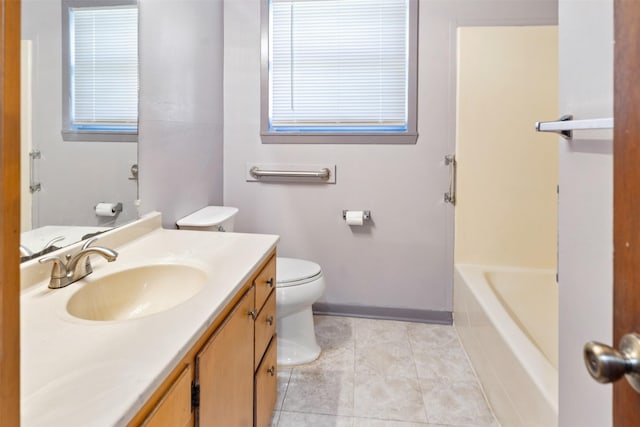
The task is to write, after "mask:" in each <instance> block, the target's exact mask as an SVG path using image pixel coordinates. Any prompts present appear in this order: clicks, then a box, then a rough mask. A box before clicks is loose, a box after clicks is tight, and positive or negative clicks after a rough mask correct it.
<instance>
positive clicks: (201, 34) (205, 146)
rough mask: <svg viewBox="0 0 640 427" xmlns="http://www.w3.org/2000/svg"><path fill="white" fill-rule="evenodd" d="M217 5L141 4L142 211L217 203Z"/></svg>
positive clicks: (167, 214) (145, 0)
mask: <svg viewBox="0 0 640 427" xmlns="http://www.w3.org/2000/svg"><path fill="white" fill-rule="evenodd" d="M222 5H223V3H222V0H215V1H202V0H161V1H158V0H139V7H140V110H139V111H140V125H139V133H140V134H139V145H140V152H139V164H140V199H141V212H142V213H146V212H149V211H153V210H156V211H160V212H162V214H163V225H164V226H165V227H168V228H175V221H176V220H177V219H179V218H181V217H183V216H185V215H187V214H189V213H191V212H193V211H195V210H197V209H199V208H201V207H203V206H206V205H210V204H221V203H222V180H223V176H222V159H223V150H222V145H223V144H222V137H223V136H222V128H223V113H222V107H223V104H222V92H223V90H222V69H223V68H222V60H223V55H222V52H223V45H222V37H223V29H222V27H223V22H222Z"/></svg>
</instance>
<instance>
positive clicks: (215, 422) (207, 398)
mask: <svg viewBox="0 0 640 427" xmlns="http://www.w3.org/2000/svg"><path fill="white" fill-rule="evenodd" d="M254 298H255V296H254V288H253V287H251V289H250V290H249V291H248V292H247V293H246V294H245V295H244V296H243V297H242V299H241V300H240V301H239V302H238V304H237V305H236V306H235V308H234V309H233V311H232V312H231V313H230V314H229V315H228V316H227V318H226V319H225V321H224V323H223V324H222V325H221V326H220V328H218V330H217V332H215V333H214V335H213V336H212V337H211V339H210V340H209V341H208V342H207V344H205V345H204V347H203V348H202V350H201V351H200V352H199V353H198V355H197V356H196V376H197V378H196V381H197V382H198V384H199V385H200V407H199V414H198V416H197V417H196V420H197V423H196V424H197V425H199V426H202V427H212V426H221V427H250V426H252V425H253V372H254V371H253V366H254V365H253V324H254V321H253V317H251V315H250V312H251V311H252V310H253V304H254Z"/></svg>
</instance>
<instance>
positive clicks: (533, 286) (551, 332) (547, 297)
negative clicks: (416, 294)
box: [453, 264, 558, 427]
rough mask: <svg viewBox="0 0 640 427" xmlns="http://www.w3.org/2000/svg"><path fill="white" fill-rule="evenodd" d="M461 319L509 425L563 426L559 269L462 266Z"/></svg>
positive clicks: (457, 312) (457, 315)
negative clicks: (560, 419) (560, 408)
mask: <svg viewBox="0 0 640 427" xmlns="http://www.w3.org/2000/svg"><path fill="white" fill-rule="evenodd" d="M453 308H454V324H455V326H456V329H457V331H458V334H459V335H460V340H461V341H462V345H463V346H464V348H465V350H466V351H467V354H468V355H469V358H470V359H471V363H472V364H473V367H474V369H475V370H476V373H477V374H478V377H479V378H480V382H481V383H482V386H483V388H484V390H485V392H486V394H487V397H488V399H489V402H490V403H491V406H492V408H493V410H494V413H495V415H496V417H497V418H498V421H500V423H501V424H502V425H503V426H504V427H518V426H536V427H537V426H541V427H553V426H557V425H558V289H557V285H556V281H555V272H554V271H551V270H527V269H520V268H506V267H488V266H482V265H464V264H462V265H456V267H455V275H454V302H453Z"/></svg>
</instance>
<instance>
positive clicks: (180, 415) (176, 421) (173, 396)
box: [142, 365, 193, 427]
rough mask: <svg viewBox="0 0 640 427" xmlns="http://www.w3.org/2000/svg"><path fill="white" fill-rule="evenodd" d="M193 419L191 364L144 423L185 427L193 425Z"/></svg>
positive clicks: (145, 426)
mask: <svg viewBox="0 0 640 427" xmlns="http://www.w3.org/2000/svg"><path fill="white" fill-rule="evenodd" d="M191 421H192V419H191V365H187V367H186V368H184V371H182V373H181V374H180V376H179V377H178V379H177V380H176V381H175V382H174V383H173V385H172V386H171V388H170V389H169V390H168V391H167V392H166V393H165V394H164V396H163V397H162V399H161V400H160V402H159V403H158V405H157V406H156V407H155V409H154V410H153V411H152V412H151V414H150V415H149V416H148V417H147V419H146V420H145V421H144V423H143V424H142V425H143V427H176V426H180V427H183V426H187V425H193V424H192V422H191Z"/></svg>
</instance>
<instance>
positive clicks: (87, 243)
mask: <svg viewBox="0 0 640 427" xmlns="http://www.w3.org/2000/svg"><path fill="white" fill-rule="evenodd" d="M96 240H98V238H97V237H92V238H90V239H88V240H87V241H86V242H84V244H83V245H82V250H85V249H87V248H88V247H89V246H91V244H92V243H93V242H95V241H96Z"/></svg>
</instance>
